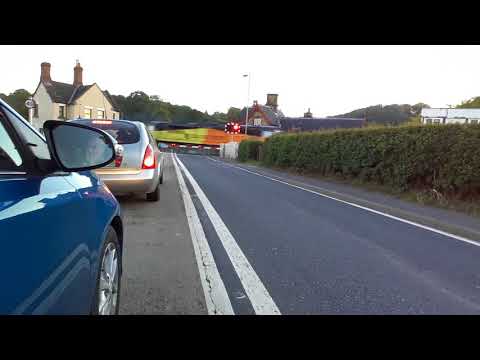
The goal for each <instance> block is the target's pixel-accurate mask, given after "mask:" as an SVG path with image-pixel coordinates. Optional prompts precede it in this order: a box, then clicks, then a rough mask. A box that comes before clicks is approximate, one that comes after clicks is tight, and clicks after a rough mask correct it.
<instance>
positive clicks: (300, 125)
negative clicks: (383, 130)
mask: <svg viewBox="0 0 480 360" xmlns="http://www.w3.org/2000/svg"><path fill="white" fill-rule="evenodd" d="M277 100H278V94H268V95H267V103H266V104H265V105H260V104H259V103H258V101H254V102H253V106H251V107H249V108H248V127H249V129H248V133H249V134H250V133H252V134H253V133H254V132H255V130H254V129H256V128H258V129H259V130H260V129H262V130H263V129H264V128H266V127H268V128H272V129H274V128H277V129H279V130H281V131H316V130H324V129H337V128H360V127H363V126H365V124H366V122H365V119H363V118H362V119H357V118H315V117H313V114H312V112H311V111H310V108H309V109H308V111H307V112H306V113H304V115H303V117H286V116H285V115H284V114H283V113H282V111H280V110H279V108H278V101H277ZM246 115H247V114H246V108H243V110H242V111H241V112H240V115H239V118H238V119H235V120H236V121H237V122H239V123H240V124H242V125H244V124H245V117H246Z"/></svg>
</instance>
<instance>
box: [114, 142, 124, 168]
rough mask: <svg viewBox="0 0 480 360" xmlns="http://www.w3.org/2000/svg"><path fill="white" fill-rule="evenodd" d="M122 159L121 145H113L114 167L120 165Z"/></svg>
mask: <svg viewBox="0 0 480 360" xmlns="http://www.w3.org/2000/svg"><path fill="white" fill-rule="evenodd" d="M122 160H123V146H122V145H115V167H120V166H121V165H122Z"/></svg>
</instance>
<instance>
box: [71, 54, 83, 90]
mask: <svg viewBox="0 0 480 360" xmlns="http://www.w3.org/2000/svg"><path fill="white" fill-rule="evenodd" d="M82 72H83V68H82V67H81V66H80V62H79V61H78V60H77V64H76V65H75V67H74V68H73V86H75V87H77V86H82V85H83V79H82Z"/></svg>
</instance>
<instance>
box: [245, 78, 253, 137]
mask: <svg viewBox="0 0 480 360" xmlns="http://www.w3.org/2000/svg"><path fill="white" fill-rule="evenodd" d="M243 77H248V91H247V108H246V110H247V111H246V114H245V135H247V128H248V104H249V103H250V78H251V76H250V73H248V74H246V75H243Z"/></svg>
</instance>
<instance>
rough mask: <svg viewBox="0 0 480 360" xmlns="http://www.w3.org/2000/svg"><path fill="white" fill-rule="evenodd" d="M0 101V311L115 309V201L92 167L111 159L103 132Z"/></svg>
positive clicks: (119, 235) (119, 244)
mask: <svg viewBox="0 0 480 360" xmlns="http://www.w3.org/2000/svg"><path fill="white" fill-rule="evenodd" d="M43 130H44V135H45V136H43V135H41V134H40V133H39V132H38V131H36V130H35V129H34V128H33V127H32V126H31V125H30V124H29V123H28V122H27V121H25V120H24V119H23V118H22V117H21V116H20V115H19V114H18V113H17V112H15V111H14V110H13V109H12V108H11V107H10V106H8V105H7V104H6V103H5V102H3V101H2V100H0V246H1V250H0V314H60V315H61V314H64V315H66V314H105V315H112V314H118V309H119V300H120V297H119V295H120V284H121V274H122V253H123V233H124V231H123V223H122V218H121V215H120V206H119V204H118V202H117V200H116V199H115V197H114V196H113V195H112V194H111V192H110V191H109V190H108V188H107V187H106V186H105V184H103V183H102V181H101V180H100V179H99V178H98V177H97V176H96V175H95V174H94V173H93V172H92V171H91V170H92V169H97V168H101V167H103V166H105V165H107V164H109V163H110V162H111V161H113V160H114V159H115V145H114V143H113V141H112V138H111V137H110V136H109V135H108V134H106V133H105V132H103V131H101V130H98V129H94V128H90V127H88V126H85V125H80V124H73V123H69V122H64V121H54V120H50V121H46V122H45V124H44V128H43Z"/></svg>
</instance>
